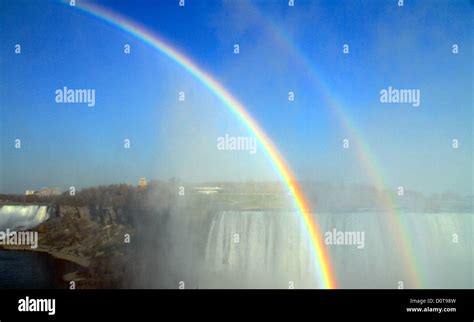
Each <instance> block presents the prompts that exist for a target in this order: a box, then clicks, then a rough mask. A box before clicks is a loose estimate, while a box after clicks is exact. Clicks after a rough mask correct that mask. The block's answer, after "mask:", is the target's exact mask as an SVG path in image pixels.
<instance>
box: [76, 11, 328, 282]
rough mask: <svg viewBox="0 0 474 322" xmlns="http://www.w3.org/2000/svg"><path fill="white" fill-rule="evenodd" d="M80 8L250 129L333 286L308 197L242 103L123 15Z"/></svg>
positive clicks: (325, 278) (323, 274)
mask: <svg viewBox="0 0 474 322" xmlns="http://www.w3.org/2000/svg"><path fill="white" fill-rule="evenodd" d="M71 8H78V9H79V10H81V11H82V12H85V13H87V14H90V15H92V16H94V17H96V18H98V19H100V20H103V21H105V22H107V23H108V24H110V25H112V26H114V27H117V28H119V29H121V30H123V31H125V32H127V33H129V34H131V35H133V36H135V37H136V38H138V39H139V40H141V41H142V42H143V43H146V44H147V45H149V46H150V47H152V48H154V49H156V50H158V51H159V52H160V53H162V54H164V55H165V56H167V57H168V58H170V59H171V60H172V61H174V62H175V63H177V64H178V65H179V66H181V67H183V68H184V69H185V70H186V71H187V72H189V73H190V74H191V75H193V76H194V77H195V78H196V79H197V80H198V81H200V83H201V84H202V85H204V86H205V87H206V88H207V89H209V90H210V91H211V92H212V93H214V94H215V95H216V96H217V97H218V98H219V99H220V100H221V101H222V102H223V103H224V104H225V106H227V107H228V108H229V109H230V110H231V111H232V113H233V114H234V115H235V116H236V117H237V118H238V119H239V120H240V121H241V122H242V123H243V124H244V125H245V127H246V128H247V129H248V130H249V131H250V132H251V133H253V134H254V135H255V136H256V138H257V140H258V142H259V144H260V145H261V147H262V148H263V151H264V152H265V154H266V156H267V157H268V158H269V160H270V161H271V164H272V166H273V167H274V169H275V171H276V173H277V174H278V176H279V177H280V178H281V179H282V180H283V182H284V183H285V185H286V186H287V187H288V189H289V191H291V192H292V197H293V203H294V204H295V207H296V208H297V210H298V214H299V216H300V217H301V219H302V221H303V223H304V225H305V227H306V233H307V234H308V238H309V239H310V240H311V247H312V248H313V252H312V253H313V256H314V259H315V261H316V264H317V265H316V266H317V267H318V277H319V285H320V287H321V288H327V289H333V288H336V285H337V284H336V278H335V275H334V272H333V269H332V267H331V261H330V258H329V254H328V252H327V250H326V247H325V245H324V242H323V239H322V235H321V232H320V229H319V225H318V223H317V222H316V219H315V218H314V216H313V215H312V214H311V209H310V207H309V204H308V201H307V200H306V199H305V197H304V194H303V192H302V189H301V187H300V185H299V184H298V182H297V180H296V179H295V176H294V175H293V173H292V171H291V169H290V167H289V166H288V164H287V162H286V161H285V160H284V158H283V157H282V155H281V154H280V153H279V151H278V149H277V148H276V147H275V145H274V144H273V142H272V141H271V140H270V138H269V137H268V136H267V135H266V134H265V132H264V131H263V130H262V129H261V128H260V126H259V125H258V124H257V122H256V121H255V120H254V119H253V118H252V117H251V115H250V114H249V113H248V112H247V111H246V109H245V107H244V106H243V105H242V104H241V103H240V102H239V101H238V100H237V99H236V98H234V97H233V96H232V95H231V94H230V93H229V91H228V90H226V89H225V88H224V87H223V86H222V85H221V84H219V83H218V82H217V81H216V80H215V79H213V78H212V77H211V75H209V74H208V73H206V72H205V71H204V70H202V69H200V68H199V67H198V66H197V65H196V64H195V63H194V62H193V61H192V60H191V59H189V58H188V57H186V56H185V55H183V54H182V53H180V52H179V51H177V50H176V49H174V48H173V47H172V46H170V45H169V44H167V43H166V42H165V41H164V40H162V39H160V38H159V37H158V36H157V35H155V34H153V33H151V32H150V31H149V30H147V29H146V28H144V27H143V26H140V25H138V24H136V23H134V22H132V21H130V20H128V19H127V18H125V17H123V16H121V15H119V14H117V13H114V12H112V11H110V10H107V9H105V8H102V7H99V6H97V5H93V4H90V3H82V2H81V3H80V4H78V3H76V5H75V6H74V7H71Z"/></svg>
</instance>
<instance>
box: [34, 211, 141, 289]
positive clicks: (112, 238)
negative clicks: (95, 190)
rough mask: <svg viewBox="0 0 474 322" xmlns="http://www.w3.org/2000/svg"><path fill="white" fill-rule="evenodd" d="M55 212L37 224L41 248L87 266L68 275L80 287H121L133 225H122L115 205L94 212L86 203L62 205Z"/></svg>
mask: <svg viewBox="0 0 474 322" xmlns="http://www.w3.org/2000/svg"><path fill="white" fill-rule="evenodd" d="M53 213H54V215H53V216H52V217H51V218H50V219H49V220H47V221H46V222H44V223H42V224H40V225H39V226H38V227H36V230H37V231H38V232H39V248H40V249H41V250H43V251H47V252H49V253H51V254H53V255H55V256H57V257H61V258H64V259H69V260H72V261H75V262H76V263H78V264H80V265H82V266H83V267H84V268H83V269H82V270H80V271H79V272H77V274H73V275H69V279H72V280H75V281H76V287H78V288H95V287H120V286H121V283H122V282H123V280H124V277H123V276H122V273H121V272H123V270H124V269H122V268H121V267H123V265H124V264H125V262H124V258H125V257H126V255H127V252H128V246H129V245H130V244H129V243H128V240H129V239H127V236H132V235H133V232H132V228H131V227H130V226H128V225H123V224H120V223H119V222H120V215H117V212H116V211H114V210H113V209H112V208H96V209H93V211H91V210H90V209H89V208H88V207H84V206H77V207H76V206H61V205H60V206H57V207H56V211H55V212H53ZM112 268H113V269H112Z"/></svg>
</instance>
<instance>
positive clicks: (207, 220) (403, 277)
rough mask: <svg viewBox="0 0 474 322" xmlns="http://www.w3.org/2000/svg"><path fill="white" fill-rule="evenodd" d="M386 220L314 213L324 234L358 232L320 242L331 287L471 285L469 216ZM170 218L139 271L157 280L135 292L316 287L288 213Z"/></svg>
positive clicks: (307, 252) (308, 255)
mask: <svg viewBox="0 0 474 322" xmlns="http://www.w3.org/2000/svg"><path fill="white" fill-rule="evenodd" d="M387 216H388V215H387V214H385V213H383V212H354V213H319V214H318V215H317V219H318V222H319V225H320V227H321V232H322V233H323V234H325V233H327V232H332V231H334V230H336V231H338V232H358V233H363V234H364V240H363V244H354V243H353V244H336V245H327V248H328V251H329V254H330V257H331V259H332V266H333V270H334V273H335V274H336V278H337V281H338V287H342V288H397V287H399V286H400V284H399V282H403V287H404V288H413V287H421V288H466V287H467V288H472V287H473V276H472V269H473V264H472V258H473V254H472V252H473V248H472V247H473V246H472V242H473V240H472V235H473V217H474V216H473V215H472V214H469V213H461V214H449V213H408V212H406V213H399V214H397V216H400V218H399V219H400V222H403V227H398V229H394V227H392V226H390V223H391V221H389V220H387V218H388V217H387ZM171 217H172V218H171V219H170V220H169V221H168V222H166V224H164V223H162V224H160V226H161V227H166V228H163V229H164V230H163V231H161V232H160V233H159V234H158V235H159V237H160V239H159V240H158V244H159V245H158V246H157V247H161V250H160V251H159V254H160V255H159V256H158V257H155V259H154V260H155V262H154V265H152V264H151V265H147V267H148V269H149V272H147V273H146V274H143V276H144V278H145V279H147V276H149V277H150V276H156V273H155V274H154V273H153V272H156V271H159V272H160V275H159V276H158V277H154V278H157V279H158V281H152V282H149V281H150V280H148V283H146V284H145V283H144V285H142V287H169V288H176V287H178V285H179V283H180V282H185V283H186V288H261V287H264V288H289V287H291V286H294V287H295V288H319V287H320V285H319V282H318V281H319V279H318V269H317V263H316V262H315V261H314V254H312V252H311V250H312V248H310V245H309V240H308V237H307V234H306V231H305V227H304V226H303V225H302V224H301V222H300V219H299V217H298V215H297V214H296V213H294V212H282V211H229V210H228V211H208V212H202V213H194V212H192V211H182V212H181V211H180V212H177V213H174V214H173V215H172V216H171ZM397 231H398V232H400V233H401V234H400V235H396V234H395V232H397ZM154 236H156V235H154ZM323 238H324V239H325V235H323ZM353 242H354V240H353ZM156 254H158V252H157V253H156ZM151 267H155V270H154V271H153V269H151ZM413 272H415V274H413ZM414 279H415V280H414Z"/></svg>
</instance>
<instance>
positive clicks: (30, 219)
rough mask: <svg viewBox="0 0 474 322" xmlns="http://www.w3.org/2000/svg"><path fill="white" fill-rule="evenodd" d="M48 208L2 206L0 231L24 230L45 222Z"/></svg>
mask: <svg viewBox="0 0 474 322" xmlns="http://www.w3.org/2000/svg"><path fill="white" fill-rule="evenodd" d="M50 209H51V208H48V206H36V205H2V206H0V230H6V229H10V230H26V229H30V228H33V227H35V226H37V225H39V224H41V223H42V222H44V221H46V220H47V219H48V218H49V216H50Z"/></svg>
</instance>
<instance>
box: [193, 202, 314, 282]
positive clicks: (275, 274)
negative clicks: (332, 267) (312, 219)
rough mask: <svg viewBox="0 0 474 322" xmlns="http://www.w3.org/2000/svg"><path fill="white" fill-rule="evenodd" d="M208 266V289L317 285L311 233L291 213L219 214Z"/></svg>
mask: <svg viewBox="0 0 474 322" xmlns="http://www.w3.org/2000/svg"><path fill="white" fill-rule="evenodd" d="M204 266H205V267H204V271H205V272H206V273H207V276H206V278H205V279H203V280H201V281H200V284H201V285H202V286H205V287H221V286H222V283H223V281H225V286H226V287H236V288H240V287H244V288H256V287H269V288H270V287H273V288H288V287H318V284H317V280H316V277H317V276H316V275H315V273H316V267H315V262H314V260H313V257H312V253H311V248H310V245H309V240H308V237H307V234H306V232H305V230H304V227H303V225H302V224H301V223H300V222H299V220H298V218H297V217H296V216H295V214H294V213H291V212H270V211H223V212H220V213H218V214H217V215H216V216H215V217H214V219H213V220H212V223H211V228H210V232H209V234H208V239H207V244H206V251H205V259H204Z"/></svg>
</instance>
